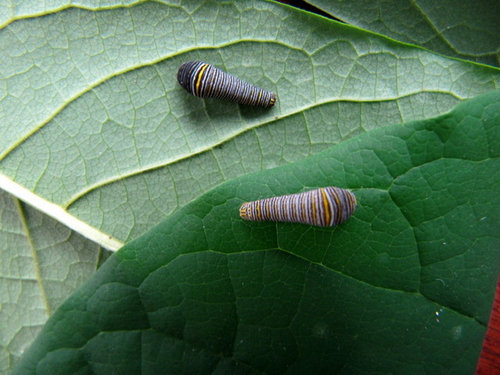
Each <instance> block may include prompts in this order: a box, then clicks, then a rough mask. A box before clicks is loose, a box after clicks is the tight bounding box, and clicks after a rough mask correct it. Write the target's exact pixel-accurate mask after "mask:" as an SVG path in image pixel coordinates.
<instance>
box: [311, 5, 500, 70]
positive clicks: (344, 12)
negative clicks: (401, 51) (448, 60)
mask: <svg viewBox="0 0 500 375" xmlns="http://www.w3.org/2000/svg"><path fill="white" fill-rule="evenodd" d="M307 2H308V3H310V4H313V5H315V6H316V7H318V8H320V9H321V10H323V11H325V12H326V13H328V14H330V15H332V16H334V17H335V18H337V19H342V20H344V21H346V22H348V23H350V24H352V25H356V26H359V27H361V28H363V29H366V30H371V31H374V32H376V33H380V34H383V35H387V36H389V37H391V38H394V39H396V40H400V41H402V42H407V43H412V44H416V45H420V46H422V47H425V48H427V49H430V50H432V51H436V52H439V53H442V54H444V55H448V56H456V57H460V58H463V59H468V60H472V61H477V62H482V63H485V64H490V65H494V66H498V65H500V56H499V53H500V44H499V41H500V31H499V29H498V25H499V24H500V4H499V3H498V1H496V0H479V1H476V0H465V1H460V2H457V1H453V0H445V1H439V2H435V1H429V0H417V1H414V0H405V1H399V0H378V1H367V0H357V1H340V0H336V1H335V0H334V1H331V0H307Z"/></svg>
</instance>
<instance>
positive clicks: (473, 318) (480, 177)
mask: <svg viewBox="0 0 500 375" xmlns="http://www.w3.org/2000/svg"><path fill="white" fill-rule="evenodd" d="M499 129H500V91H496V92H492V93H489V94H485V95H482V96H479V97H478V98H476V99H474V100H470V101H467V102H465V103H463V104H460V105H459V106H457V107H456V108H455V109H454V110H453V111H452V112H450V113H448V114H445V115H443V116H440V117H437V118H434V119H430V120H426V121H417V122H410V123H406V124H400V125H394V126H389V127H385V128H382V129H377V130H373V131H370V132H368V133H366V134H363V135H360V136H357V137H354V138H352V139H351V140H349V141H346V142H343V143H342V144H340V145H338V146H334V147H332V148H330V149H328V150H326V151H324V152H322V153H320V154H318V155H316V156H313V157H310V158H307V159H304V160H302V161H299V162H296V163H293V164H290V165H287V166H284V167H279V168H276V169H272V170H268V171H263V172H258V173H254V174H250V175H247V176H244V177H241V178H238V179H235V180H233V181H230V182H228V183H225V184H223V185H221V186H220V187H217V188H216V189H214V190H212V191H211V192H209V193H207V194H205V195H204V196H202V197H201V198H199V199H197V200H196V201H194V202H192V203H191V204H189V205H187V206H186V207H185V208H183V209H181V210H179V211H178V212H177V213H176V214H174V215H172V216H171V217H169V218H167V219H166V220H165V221H163V222H162V223H161V224H160V225H158V226H157V227H155V228H153V229H152V230H151V231H149V232H148V233H146V234H145V235H143V236H141V237H139V238H138V239H136V240H134V241H132V242H130V243H129V244H127V245H126V246H125V247H124V248H122V249H121V250H120V251H119V252H117V253H115V254H114V255H113V256H112V257H111V258H109V259H108V261H107V262H106V263H105V264H104V265H103V266H102V267H101V268H100V269H99V271H98V272H97V273H96V274H95V276H94V277H92V278H91V279H90V280H89V282H88V283H87V284H86V285H85V286H84V287H83V288H81V289H79V290H78V291H77V292H76V293H75V294H74V295H73V296H72V297H71V298H70V299H69V300H68V301H66V302H65V303H64V304H63V306H62V307H61V308H60V309H59V310H58V311H57V312H56V313H55V314H54V315H53V316H52V318H51V319H50V320H49V322H48V323H47V324H46V326H45V327H44V329H43V331H42V334H41V335H40V336H39V337H38V338H37V340H36V341H35V344H34V345H33V347H32V348H31V349H30V350H29V351H28V352H27V353H26V355H25V356H24V357H23V360H22V363H21V365H20V367H18V369H17V371H16V372H15V374H24V373H26V374H28V373H29V374H32V373H38V374H45V373H47V374H48V373H50V374H57V373H68V372H72V373H82V374H83V373H95V374H99V373H103V374H104V373H109V371H111V369H114V370H115V371H118V372H120V373H121V374H129V373H130V374H133V373H137V372H139V371H140V372H142V373H158V371H160V370H162V371H165V369H167V370H168V371H171V372H172V373H176V372H181V371H184V372H215V373H217V372H220V373H227V372H229V371H230V372H233V373H251V372H262V373H283V372H287V373H303V372H304V371H306V370H307V371H315V372H319V373H321V372H325V371H328V372H330V373H331V372H334V373H342V374H350V373H367V374H371V373H374V374H375V373H384V372H390V371H392V370H393V369H394V368H398V369H400V371H401V372H402V373H406V374H413V373H432V374H448V373H450V372H451V373H454V374H470V373H471V372H472V371H473V369H474V366H475V363H476V359H477V355H478V353H479V350H480V348H481V341H482V338H483V335H484V333H485V324H486V322H487V319H488V315H489V310H490V304H491V301H492V298H493V292H494V285H495V283H496V278H497V275H498V273H499V272H500V252H499V251H498V249H499V248H500V247H499V245H500V237H499V235H498V230H497V228H496V225H497V223H498V222H499V219H500V217H499V215H500V210H499V208H500V194H499V193H500V180H499V179H498V170H499V168H500V160H499V154H500V133H499V132H500V130H499ZM327 185H335V186H342V187H346V188H350V189H352V190H353V191H354V192H355V194H356V197H357V199H358V203H359V206H358V209H357V210H356V212H355V213H354V215H353V216H352V217H351V219H350V220H348V221H347V222H346V223H344V224H343V225H341V226H339V227H335V228H326V229H325V228H315V227H311V226H306V225H299V224H290V223H277V224H276V223H256V222H245V221H243V220H241V219H240V218H239V217H238V207H239V205H240V204H241V203H242V202H244V201H248V200H252V199H257V198H262V197H266V196H272V195H279V194H285V193H294V192H299V191H303V190H305V189H309V188H314V187H318V186H327ZM109 348H113V351H110V350H109Z"/></svg>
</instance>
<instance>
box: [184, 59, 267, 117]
mask: <svg viewBox="0 0 500 375" xmlns="http://www.w3.org/2000/svg"><path fill="white" fill-rule="evenodd" d="M177 80H178V81H179V83H180V85H181V86H182V87H184V88H185V89H186V90H187V91H188V92H189V93H190V94H193V95H194V96H199V97H201V98H218V99H226V100H230V101H233V102H237V103H240V104H246V105H252V106H259V107H264V108H268V107H272V106H273V105H274V103H276V95H275V94H274V93H272V92H270V91H267V90H263V89H261V88H259V87H256V86H254V85H251V84H250V83H247V82H245V81H242V80H241V79H239V78H236V77H234V76H232V75H231V74H228V73H225V72H223V71H222V70H220V69H217V68H216V67H214V66H213V65H210V64H207V63H205V62H203V61H190V62H187V63H184V64H182V65H181V67H180V68H179V72H178V73H177Z"/></svg>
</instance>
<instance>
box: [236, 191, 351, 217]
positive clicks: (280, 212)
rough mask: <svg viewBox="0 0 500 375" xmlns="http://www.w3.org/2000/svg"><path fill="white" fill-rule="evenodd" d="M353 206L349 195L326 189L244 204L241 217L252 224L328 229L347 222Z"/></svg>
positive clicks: (241, 208) (348, 193)
mask: <svg viewBox="0 0 500 375" xmlns="http://www.w3.org/2000/svg"><path fill="white" fill-rule="evenodd" d="M356 205H357V202H356V197H355V196H354V194H353V193H352V192H351V191H349V190H346V189H341V188H337V187H325V188H319V189H316V190H311V191H307V192H304V193H298V194H290V195H282V196H279V197H274V198H266V199H260V200H257V201H253V202H246V203H243V204H242V205H241V207H240V216H241V218H243V219H245V220H252V221H285V222H292V223H303V224H310V225H317V226H320V227H330V226H334V225H338V224H340V223H343V222H344V221H346V220H347V219H348V218H349V217H350V216H351V215H352V213H353V212H354V210H355V209H356Z"/></svg>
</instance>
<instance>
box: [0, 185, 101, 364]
mask: <svg viewBox="0 0 500 375" xmlns="http://www.w3.org/2000/svg"><path fill="white" fill-rule="evenodd" d="M108 253H109V252H104V253H103V251H102V249H100V248H99V246H98V245H96V244H94V243H92V242H91V241H89V240H87V239H85V238H83V237H81V236H80V235H78V234H75V233H74V232H72V231H71V230H69V229H68V228H66V227H65V226H64V225H62V224H60V223H57V222H55V221H54V220H52V219H50V218H48V217H46V216H45V215H43V214H41V213H40V212H38V211H37V210H34V209H32V208H30V207H29V206H25V205H23V204H22V203H20V202H19V201H18V200H17V199H15V198H13V197H12V196H10V195H8V194H6V193H4V192H2V191H0V259H1V261H0V348H1V351H0V353H1V354H0V373H8V370H9V369H11V368H12V366H13V364H15V363H16V362H17V361H18V360H19V357H20V356H21V354H22V353H23V352H24V350H25V349H26V348H27V347H28V346H29V344H31V342H32V341H33V339H34V338H35V336H36V335H37V333H38V332H39V331H40V329H41V327H42V326H43V324H44V323H45V321H46V319H47V318H48V317H49V316H50V315H51V313H52V312H53V311H54V310H55V309H56V308H57V307H59V305H60V304H61V303H62V302H63V301H64V300H65V299H66V298H67V297H68V295H70V294H71V293H72V292H73V291H74V290H75V289H76V287H78V286H80V285H81V284H82V283H83V282H84V281H86V280H87V279H88V278H89V277H90V275H92V274H93V273H94V271H95V270H96V268H97V266H98V264H99V263H100V262H101V261H102V259H103V257H104V258H107V256H108Z"/></svg>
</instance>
